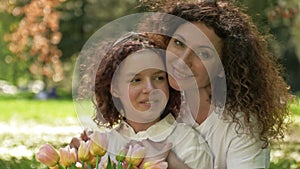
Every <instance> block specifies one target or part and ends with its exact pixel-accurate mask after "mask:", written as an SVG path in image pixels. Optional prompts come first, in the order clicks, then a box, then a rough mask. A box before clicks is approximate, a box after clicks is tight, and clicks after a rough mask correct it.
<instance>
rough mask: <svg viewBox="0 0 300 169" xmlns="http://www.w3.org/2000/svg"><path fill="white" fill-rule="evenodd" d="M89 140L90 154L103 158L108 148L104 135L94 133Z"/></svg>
mask: <svg viewBox="0 0 300 169" xmlns="http://www.w3.org/2000/svg"><path fill="white" fill-rule="evenodd" d="M90 139H91V149H90V152H91V154H92V155H94V156H95V155H99V156H101V157H102V156H103V155H105V153H106V150H107V147H108V139H107V136H106V133H100V132H97V131H95V132H94V133H93V134H91V136H90Z"/></svg>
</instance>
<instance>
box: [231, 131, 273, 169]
mask: <svg viewBox="0 0 300 169" xmlns="http://www.w3.org/2000/svg"><path fill="white" fill-rule="evenodd" d="M269 165H270V147H269V146H268V147H266V148H262V142H261V141H260V140H259V139H257V138H255V137H254V136H251V135H247V134H242V135H237V136H236V137H235V138H233V139H232V141H231V143H230V144H229V148H228V153H227V169H240V168H243V169H265V168H266V169H267V168H269Z"/></svg>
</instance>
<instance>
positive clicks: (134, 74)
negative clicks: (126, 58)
mask: <svg viewBox="0 0 300 169" xmlns="http://www.w3.org/2000/svg"><path fill="white" fill-rule="evenodd" d="M160 73H166V71H164V70H158V71H156V72H154V74H160ZM139 75H140V73H130V72H129V73H126V74H125V76H130V77H132V76H139Z"/></svg>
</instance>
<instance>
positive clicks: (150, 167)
mask: <svg viewBox="0 0 300 169" xmlns="http://www.w3.org/2000/svg"><path fill="white" fill-rule="evenodd" d="M167 168H168V163H167V162H166V161H163V159H161V160H156V161H148V162H145V163H144V165H143V169H167Z"/></svg>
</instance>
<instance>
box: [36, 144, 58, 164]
mask: <svg viewBox="0 0 300 169" xmlns="http://www.w3.org/2000/svg"><path fill="white" fill-rule="evenodd" d="M59 158H60V157H59V155H58V153H57V151H56V150H55V148H54V147H53V146H52V145H50V144H48V143H47V144H44V145H42V146H41V148H40V149H39V152H38V153H37V154H36V159H37V160H38V161H40V162H41V163H43V164H45V165H46V166H48V167H54V166H55V165H56V164H57V163H58V161H59Z"/></svg>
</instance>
